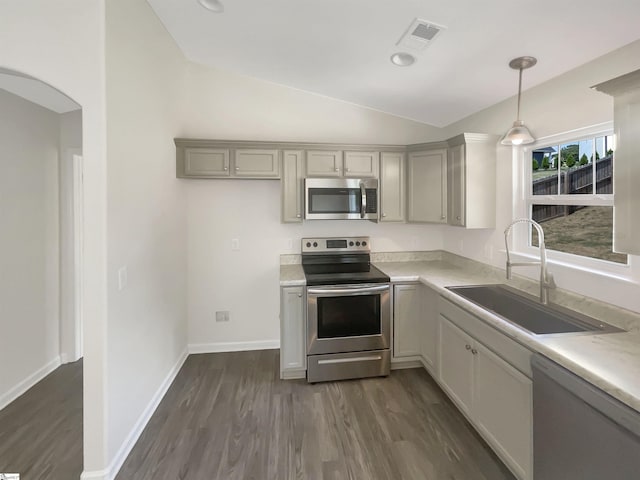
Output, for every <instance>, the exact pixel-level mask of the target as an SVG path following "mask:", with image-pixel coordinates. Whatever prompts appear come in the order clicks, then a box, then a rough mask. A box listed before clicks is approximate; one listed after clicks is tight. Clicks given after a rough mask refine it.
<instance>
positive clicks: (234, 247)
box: [231, 238, 240, 250]
mask: <svg viewBox="0 0 640 480" xmlns="http://www.w3.org/2000/svg"><path fill="white" fill-rule="evenodd" d="M231 250H240V239H238V238H232V239H231Z"/></svg>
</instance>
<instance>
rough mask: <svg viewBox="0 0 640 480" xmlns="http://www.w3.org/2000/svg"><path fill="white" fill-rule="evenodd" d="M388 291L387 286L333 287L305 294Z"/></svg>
mask: <svg viewBox="0 0 640 480" xmlns="http://www.w3.org/2000/svg"><path fill="white" fill-rule="evenodd" d="M385 290H389V285H387V284H384V285H375V286H373V287H347V288H345V287H333V288H308V289H307V293H309V294H311V295H332V294H333V295H341V294H355V293H376V292H384V291H385Z"/></svg>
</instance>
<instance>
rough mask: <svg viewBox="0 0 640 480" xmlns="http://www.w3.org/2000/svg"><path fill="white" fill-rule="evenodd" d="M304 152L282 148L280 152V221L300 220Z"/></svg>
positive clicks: (292, 221) (302, 198)
mask: <svg viewBox="0 0 640 480" xmlns="http://www.w3.org/2000/svg"><path fill="white" fill-rule="evenodd" d="M303 159H304V152H303V151H302V150H284V151H283V152H282V194H281V198H280V201H281V202H282V223H300V222H302V211H303V207H304V175H303V170H304V166H303Z"/></svg>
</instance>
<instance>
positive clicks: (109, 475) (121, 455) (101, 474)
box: [80, 350, 189, 480]
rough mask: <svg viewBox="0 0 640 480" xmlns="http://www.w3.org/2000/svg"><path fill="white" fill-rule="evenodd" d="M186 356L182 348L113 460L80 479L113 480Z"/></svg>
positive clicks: (84, 474) (85, 473)
mask: <svg viewBox="0 0 640 480" xmlns="http://www.w3.org/2000/svg"><path fill="white" fill-rule="evenodd" d="M188 356H189V354H188V352H187V350H184V351H183V352H182V353H181V354H180V356H179V357H178V361H177V362H176V363H175V364H174V365H173V367H172V368H171V370H170V371H169V373H168V374H167V376H166V377H165V379H164V381H163V382H162V384H161V385H160V387H159V388H158V390H157V391H156V393H155V394H154V395H153V397H152V398H151V400H150V401H149V404H148V405H147V407H146V408H145V409H144V411H143V412H142V415H140V418H138V421H137V422H136V423H135V425H134V426H133V428H132V429H131V431H130V432H129V435H127V438H126V439H125V441H124V442H123V443H122V445H121V446H120V449H119V450H118V453H116V455H115V457H114V458H113V460H111V463H110V464H109V466H108V467H107V469H106V470H96V471H88V472H82V475H81V476H80V479H81V480H113V479H114V478H116V475H117V474H118V472H119V471H120V469H121V468H122V465H123V464H124V462H125V460H126V459H127V457H128V456H129V453H131V450H132V449H133V447H134V446H135V444H136V442H137V441H138V439H139V438H140V435H141V434H142V431H143V430H144V428H145V427H146V426H147V423H149V420H150V419H151V416H152V415H153V414H154V412H155V411H156V408H158V405H159V404H160V402H161V401H162V399H163V398H164V396H165V394H166V393H167V390H169V387H170V386H171V384H172V383H173V381H174V380H175V378H176V376H177V375H178V372H179V371H180V369H181V368H182V365H183V364H184V362H185V360H186V359H187V357H188Z"/></svg>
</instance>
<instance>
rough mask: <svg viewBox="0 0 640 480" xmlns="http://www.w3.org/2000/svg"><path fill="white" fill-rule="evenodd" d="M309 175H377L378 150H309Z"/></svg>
mask: <svg viewBox="0 0 640 480" xmlns="http://www.w3.org/2000/svg"><path fill="white" fill-rule="evenodd" d="M306 153H307V159H306V176H307V177H355V178H362V177H373V178H375V177H377V176H378V161H379V160H378V159H379V153H378V152H367V151H344V152H343V151H342V150H307V152H306Z"/></svg>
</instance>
